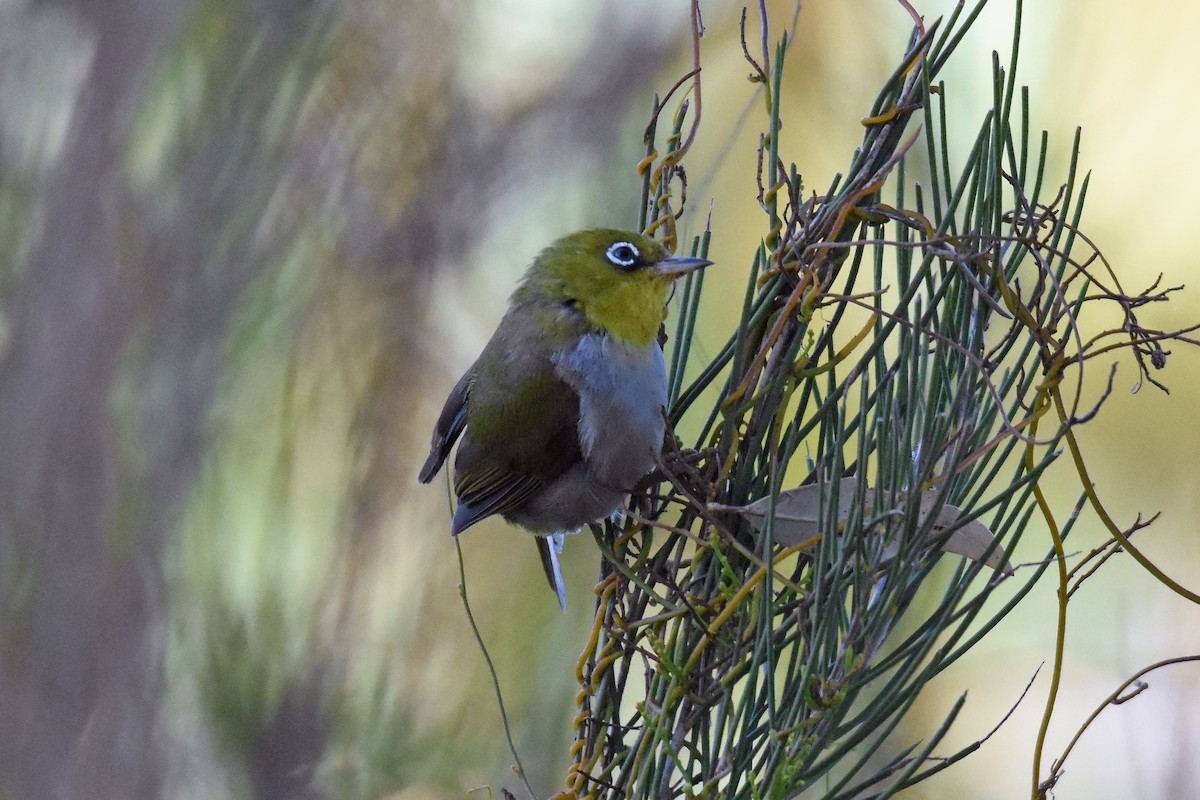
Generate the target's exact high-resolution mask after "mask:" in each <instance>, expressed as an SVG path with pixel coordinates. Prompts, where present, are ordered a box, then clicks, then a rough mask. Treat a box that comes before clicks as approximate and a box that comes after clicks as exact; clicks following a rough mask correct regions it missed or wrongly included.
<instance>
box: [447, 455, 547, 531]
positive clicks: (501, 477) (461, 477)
mask: <svg viewBox="0 0 1200 800" xmlns="http://www.w3.org/2000/svg"><path fill="white" fill-rule="evenodd" d="M456 479H457V480H456V483H455V486H454V493H455V494H456V495H458V509H457V510H456V511H455V512H454V519H453V520H452V521H451V523H450V533H452V534H454V535H455V536H457V535H458V534H460V533H462V532H463V531H465V530H466V529H467V528H469V527H471V526H472V525H474V524H475V523H476V522H479V521H480V520H481V519H483V518H484V517H490V516H491V515H492V514H503V513H504V512H505V511H509V510H511V509H514V508H517V507H519V506H520V505H521V504H522V503H524V502H525V501H526V500H528V499H529V497H530V496H531V495H532V494H533V493H534V492H536V491H537V490H538V489H540V488H542V487H543V486H544V485H545V483H544V482H543V481H542V480H541V479H540V478H537V477H534V476H532V475H528V474H525V473H521V472H517V471H514V470H511V469H503V468H495V467H494V468H491V469H484V470H478V471H472V472H460V473H459V474H458V475H457V476H456Z"/></svg>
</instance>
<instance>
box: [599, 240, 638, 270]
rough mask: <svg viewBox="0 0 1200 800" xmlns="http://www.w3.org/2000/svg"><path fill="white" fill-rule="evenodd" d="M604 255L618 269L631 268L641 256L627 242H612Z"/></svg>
mask: <svg viewBox="0 0 1200 800" xmlns="http://www.w3.org/2000/svg"><path fill="white" fill-rule="evenodd" d="M604 255H605V256H607V257H608V260H609V261H611V262H612V263H614V264H616V265H617V266H618V267H632V266H633V265H634V264H635V263H637V260H638V258H640V257H641V255H642V254H641V253H640V252H639V251H638V249H637V248H636V247H635V246H633V245H632V244H630V243H629V242H614V243H613V244H612V245H610V246H609V248H608V250H606V251H605V253H604Z"/></svg>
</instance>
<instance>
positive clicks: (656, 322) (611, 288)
mask: <svg viewBox="0 0 1200 800" xmlns="http://www.w3.org/2000/svg"><path fill="white" fill-rule="evenodd" d="M710 263H712V262H710V261H706V260H705V259H702V258H688V257H679V256H672V255H671V254H670V253H668V252H667V250H666V248H664V247H663V246H662V245H661V244H659V243H658V242H656V241H654V240H653V239H650V238H647V237H645V236H643V235H641V234H640V233H632V232H630V231H620V230H613V229H607V228H605V229H599V228H597V229H589V230H584V231H579V232H578V233H573V234H571V235H570V236H564V237H563V238H561V239H559V240H558V241H556V242H554V243H553V244H552V245H550V246H549V247H547V248H546V249H545V250H543V251H542V252H541V254H540V255H539V256H538V257H537V259H536V260H534V262H533V265H532V266H531V267H530V268H529V271H528V272H527V273H526V275H525V281H524V284H523V285H522V289H521V291H523V292H536V293H539V294H542V295H544V296H546V297H547V298H549V299H550V300H552V301H554V302H558V303H561V304H564V305H570V306H573V307H574V308H577V309H578V310H579V311H580V312H582V313H583V315H584V317H585V318H586V319H587V321H588V323H589V324H590V325H591V326H592V327H594V328H596V329H598V330H603V331H604V332H606V333H607V334H608V335H610V336H612V337H614V338H616V339H617V340H618V341H620V342H622V343H624V344H628V345H633V346H638V347H644V346H646V345H648V344H650V342H652V341H653V340H654V337H655V335H656V334H657V333H658V328H659V326H660V325H661V324H662V321H663V319H664V318H665V315H666V303H667V292H668V291H669V289H670V286H671V281H673V280H674V279H675V278H677V277H679V276H680V275H683V274H685V273H688V272H692V271H693V270H697V269H700V268H701V267H705V266H707V265H708V264H710Z"/></svg>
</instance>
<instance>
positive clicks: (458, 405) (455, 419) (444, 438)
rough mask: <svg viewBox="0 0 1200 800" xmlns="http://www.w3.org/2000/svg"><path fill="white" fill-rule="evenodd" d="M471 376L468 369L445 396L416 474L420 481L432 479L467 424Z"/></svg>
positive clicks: (472, 375) (472, 373)
mask: <svg viewBox="0 0 1200 800" xmlns="http://www.w3.org/2000/svg"><path fill="white" fill-rule="evenodd" d="M473 378H474V372H473V371H471V370H468V371H467V374H465V375H463V376H462V377H461V378H459V380H458V383H457V384H455V385H454V388H453V389H451V390H450V396H449V397H447V398H446V405H445V406H443V407H442V413H441V415H440V416H439V417H438V421H437V425H435V426H434V428H433V441H432V442H431V443H430V445H429V457H428V458H426V459H425V465H424V466H423V467H421V472H420V474H418V475H417V478H418V480H420V481H421V483H429V481H431V480H433V476H434V475H436V474H437V473H438V470H440V469H441V468H442V464H444V463H446V457H447V456H448V455H450V448H452V447H454V442H455V441H457V439H458V437H459V436H460V435H461V434H462V432H463V428H465V427H466V426H467V396H468V395H469V394H470V393H471V381H472V379H473Z"/></svg>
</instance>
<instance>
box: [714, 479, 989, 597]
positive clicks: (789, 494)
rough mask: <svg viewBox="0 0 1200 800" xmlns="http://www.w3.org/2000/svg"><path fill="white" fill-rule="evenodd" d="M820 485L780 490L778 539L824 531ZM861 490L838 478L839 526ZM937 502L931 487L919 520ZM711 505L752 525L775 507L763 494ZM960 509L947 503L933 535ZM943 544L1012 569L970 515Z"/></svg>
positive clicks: (792, 541) (798, 539) (790, 541)
mask: <svg viewBox="0 0 1200 800" xmlns="http://www.w3.org/2000/svg"><path fill="white" fill-rule="evenodd" d="M821 488H822V486H821V484H816V483H810V484H807V485H805V486H798V487H796V488H795V489H789V490H787V491H786V492H780V493H779V497H778V498H776V500H775V525H774V527H773V528H772V531H773V533H772V535H773V536H774V539H775V541H776V542H777V543H778V544H781V545H785V546H794V545H803V544H808V543H811V542H812V541H813V540H815V539H816V538H817V537H819V536H820V530H819V529H818V527H817V521H818V519H819V518H820V514H821ZM857 490H858V480H857V479H856V478H842V479H841V480H840V481H839V485H838V508H837V523H838V526H839V527H840V526H842V525H845V524H846V521H847V520H848V519H849V517H850V512H851V510H852V508H853V505H854V499H855V494H856V492H857ZM825 491H826V493H828V492H829V491H830V489H829V486H828V485H825ZM866 496H867V501H868V502H870V500H871V498H872V497H873V494H872V492H871V490H870V488H869V487H868V489H867V495H866ZM902 497H903V495H902ZM936 503H937V495H936V493H935V492H932V491H930V492H925V493H924V494H923V496H922V497H921V503H920V510H919V512H918V521H919V522H924V521H925V520H926V518H928V516H929V513H930V511H931V510H932V509H933V507H934V506H935V505H936ZM712 508H713V510H715V511H734V512H737V513H738V514H741V515H742V516H743V517H745V518H746V519H747V520H748V521H749V522H750V524H751V525H753V526H754V527H756V528H760V529H761V528H762V526H763V524H764V523H765V522H766V520H767V515H768V514H769V513H770V510H771V498H770V497H764V498H762V499H760V500H756V501H755V502H753V503H751V504H749V505H746V506H719V505H714V506H713V507H712ZM961 514H962V509H960V508H957V507H955V506H951V505H943V506H942V507H941V508H940V509H939V510H938V514H937V518H936V521H935V522H934V525H933V537H937V536H938V535H939V534H940V533H941V531H943V530H945V529H946V528H949V527H950V526H952V525H954V524H956V523H957V522H958V518H959V516H960V515H961ZM863 515H864V516H874V515H875V514H874V512H873V509H872V508H871V507H869V506H868V507H867V508H866V509H865V510H864V514H863ZM989 548H991V552H990V553H988V549H989ZM941 549H942V550H943V551H944V552H946V553H953V554H955V555H960V556H964V557H966V558H969V559H971V560H972V561H975V562H982V563H985V564H987V565H988V566H989V567H992V568H993V569H998V570H1001V571H1002V572H1004V574H1006V575H1011V574H1012V570H1011V569H1010V568H1008V567H1006V566H1004V549H1003V548H1002V547H1000V545H999V543H998V541H997V539H996V537H995V536H994V535H992V532H991V531H990V530H989V529H988V527H987V526H986V525H984V524H983V523H982V522H980V521H979V520H977V519H976V520H971V521H970V522H968V523H967V524H965V525H963V526H962V527H961V528H959V529H958V530H956V531H955V532H954V533H952V534H951V535H950V538H949V539H947V540H946V541H945V542H944V543H943V544H942V546H941ZM985 553H988V555H987V558H984V554H985Z"/></svg>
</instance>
